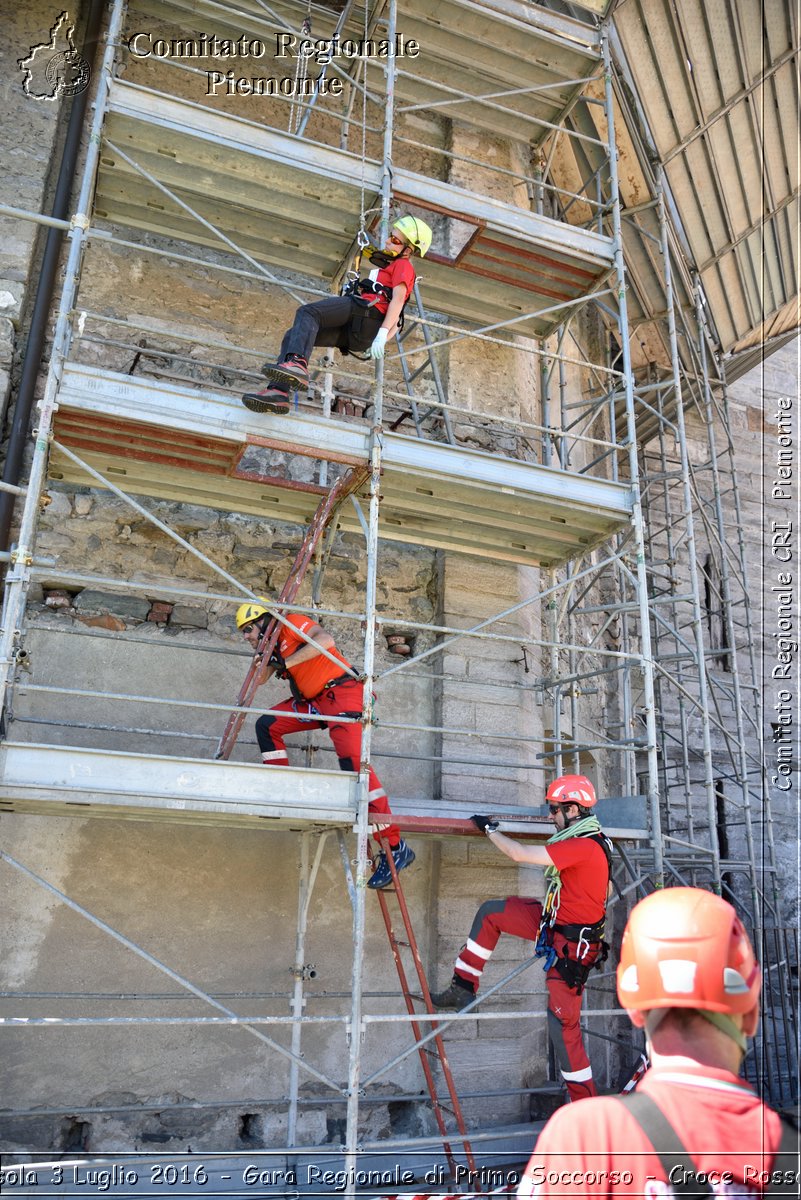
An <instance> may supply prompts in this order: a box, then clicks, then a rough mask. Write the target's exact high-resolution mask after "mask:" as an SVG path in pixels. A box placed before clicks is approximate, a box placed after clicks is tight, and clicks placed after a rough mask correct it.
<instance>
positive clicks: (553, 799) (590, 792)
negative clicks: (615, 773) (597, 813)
mask: <svg viewBox="0 0 801 1200" xmlns="http://www.w3.org/2000/svg"><path fill="white" fill-rule="evenodd" d="M596 802H597V796H596V795H595V788H594V787H593V786H592V784H591V783H590V781H589V779H588V778H587V776H586V775H560V776H559V778H558V779H554V781H553V783H552V784H551V785H550V786H549V788H548V791H547V792H546V793H545V803H546V804H580V805H581V807H582V808H594V807H595V804H596Z"/></svg>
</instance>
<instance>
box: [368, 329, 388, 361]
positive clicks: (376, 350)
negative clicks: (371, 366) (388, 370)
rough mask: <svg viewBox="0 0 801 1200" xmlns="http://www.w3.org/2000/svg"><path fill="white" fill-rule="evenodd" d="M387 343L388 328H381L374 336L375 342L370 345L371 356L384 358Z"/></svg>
mask: <svg viewBox="0 0 801 1200" xmlns="http://www.w3.org/2000/svg"><path fill="white" fill-rule="evenodd" d="M386 344H387V331H386V329H379V331H378V333H377V334H376V335H375V337H374V338H373V344H372V346H371V347H370V350H369V354H370V357H371V358H383V357H384V347H385V346H386Z"/></svg>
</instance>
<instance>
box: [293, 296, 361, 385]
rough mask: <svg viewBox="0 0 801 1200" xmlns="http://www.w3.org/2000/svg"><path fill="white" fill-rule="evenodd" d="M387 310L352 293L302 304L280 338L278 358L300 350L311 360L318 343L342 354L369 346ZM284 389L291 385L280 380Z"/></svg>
mask: <svg viewBox="0 0 801 1200" xmlns="http://www.w3.org/2000/svg"><path fill="white" fill-rule="evenodd" d="M383 321H384V314H383V313H379V312H376V311H375V309H374V308H368V307H367V306H366V305H364V304H359V303H358V302H357V301H356V300H355V299H354V297H353V296H331V297H330V298H328V299H326V300H315V301H314V303H313V304H303V305H301V307H300V308H299V309H298V310H297V312H296V313H295V321H294V323H293V325H292V328H291V329H288V330H287V331H286V333H285V334H284V336H283V339H282V341H281V354H280V357H279V360H278V361H279V362H283V361H284V359H285V358H286V356H287V355H288V354H299V355H300V356H301V358H305V359H306V361H307V362H308V360H309V358H310V357H311V352H312V350H313V349H314V347H315V346H334V347H336V349H337V350H341V351H342V353H343V354H347V353H348V351H353V352H354V353H356V354H359V353H361V352H362V351H363V350H367V349H368V348H369V347H370V346H371V345H372V343H373V339H374V338H375V335H376V334H377V333H378V330H379V329H380V328H381V325H382V324H383ZM276 387H278V388H279V389H280V390H281V391H285V392H288V391H289V389H290V385H289V384H288V383H287V384H283V383H281V382H278V383H277V384H276Z"/></svg>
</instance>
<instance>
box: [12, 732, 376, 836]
mask: <svg viewBox="0 0 801 1200" xmlns="http://www.w3.org/2000/svg"><path fill="white" fill-rule="evenodd" d="M356 784H357V777H356V775H352V774H350V773H346V772H344V771H321V770H317V769H311V768H303V769H298V768H294V767H280V768H277V767H276V768H272V769H271V768H269V767H265V766H263V765H262V764H260V763H259V764H254V765H251V764H249V763H230V762H227V763H222V762H209V761H206V760H203V759H195V758H167V757H164V756H160V755H156V754H133V753H124V752H121V751H112V750H87V749H84V748H82V747H77V746H47V745H40V744H37V743H23V742H4V743H3V744H2V746H0V812H26V813H50V814H54V815H62V816H65V815H72V816H82V817H115V818H117V819H121V818H128V819H132V820H140V821H150V820H169V821H188V822H191V823H192V824H195V823H202V824H212V825H225V826H235V825H251V826H253V825H259V824H260V825H261V826H262V827H265V823H269V825H270V827H271V828H272V827H276V828H278V827H286V828H294V829H297V828H300V827H307V826H308V824H309V823H310V822H311V823H318V822H319V823H321V824H326V825H331V824H337V825H342V824H346V825H352V824H353V822H354V821H355V819H356V808H357V788H356Z"/></svg>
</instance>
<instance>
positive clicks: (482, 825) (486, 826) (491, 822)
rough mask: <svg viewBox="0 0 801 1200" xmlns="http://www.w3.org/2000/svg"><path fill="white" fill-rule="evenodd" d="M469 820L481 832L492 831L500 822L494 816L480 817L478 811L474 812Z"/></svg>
mask: <svg viewBox="0 0 801 1200" xmlns="http://www.w3.org/2000/svg"><path fill="white" fill-rule="evenodd" d="M470 820H471V821H472V822H473V824H474V825H475V827H476V829H480V830H481V832H482V833H494V832H495V830H496V829H497V828H498V825H499V824H500V822H499V821H496V820H495V818H494V817H482V816H481V814H480V813H474V814H473V816H472V817H471V818H470Z"/></svg>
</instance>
